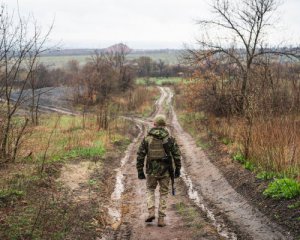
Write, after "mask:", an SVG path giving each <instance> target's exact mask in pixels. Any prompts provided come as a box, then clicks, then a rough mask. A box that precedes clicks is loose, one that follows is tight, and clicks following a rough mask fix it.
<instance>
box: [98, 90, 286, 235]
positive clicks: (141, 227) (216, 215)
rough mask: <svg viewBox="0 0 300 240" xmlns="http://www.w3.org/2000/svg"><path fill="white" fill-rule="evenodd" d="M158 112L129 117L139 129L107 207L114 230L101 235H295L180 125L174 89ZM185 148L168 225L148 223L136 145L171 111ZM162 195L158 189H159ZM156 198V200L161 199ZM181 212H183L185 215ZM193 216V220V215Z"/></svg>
mask: <svg viewBox="0 0 300 240" xmlns="http://www.w3.org/2000/svg"><path fill="white" fill-rule="evenodd" d="M160 92H161V97H160V99H159V100H157V102H156V111H155V112H154V113H153V114H152V116H151V117H150V118H148V119H142V118H130V120H132V121H133V123H134V124H136V126H137V127H138V128H139V129H140V134H139V135H138V137H137V138H136V139H135V140H134V141H133V143H132V144H131V145H130V146H129V147H128V149H127V151H126V154H125V156H124V158H123V159H122V160H121V166H120V167H119V168H118V169H116V172H117V174H116V185H115V191H114V192H113V193H112V196H111V204H110V206H108V208H109V213H110V215H111V218H112V219H113V224H112V227H113V229H114V231H108V232H107V233H106V234H104V235H103V237H102V239H103V240H104V239H139V240H140V239H153V240H154V239H264V240H265V239H266V240H267V239H290V238H289V237H287V236H286V234H284V231H283V230H282V229H281V228H280V227H279V226H277V225H275V224H274V223H272V222H271V221H270V220H269V219H268V218H267V217H265V216H264V215H263V214H262V213H260V212H259V211H258V210H257V209H255V208H254V207H252V206H251V205H250V204H249V203H248V202H247V201H246V200H245V199H244V198H243V197H242V196H241V195H239V194H238V193H237V192H236V191H235V190H234V189H233V188H232V187H231V186H230V185H229V183H228V182H227V181H226V179H225V178H224V177H223V176H222V174H221V173H220V171H219V170H218V169H217V168H216V167H215V166H214V165H213V164H212V163H210V161H209V160H208V158H207V157H206V155H205V154H204V152H203V151H202V150H201V149H200V148H199V147H197V146H196V144H195V141H194V140H193V138H192V137H191V136H190V135H189V134H187V133H186V132H185V131H184V130H183V129H182V128H181V126H180V124H179V122H178V119H177V116H176V114H175V112H174V110H173V108H172V98H173V94H172V91H171V90H170V89H169V88H162V87H161V88H160ZM167 110H168V116H169V121H170V122H171V123H172V127H170V130H171V132H172V134H173V135H175V137H176V139H177V141H178V142H179V145H180V147H181V150H182V153H183V169H182V177H181V178H180V179H179V180H177V181H176V187H177V196H175V197H173V196H171V195H170V196H169V200H168V206H169V207H168V209H167V217H166V223H167V226H166V227H165V228H158V227H157V226H156V222H155V223H151V224H145V223H144V219H145V217H146V216H147V207H146V197H145V191H146V186H145V185H146V183H145V181H141V180H138V179H137V173H136V168H135V164H136V162H135V161H136V150H137V147H138V144H139V143H140V141H141V140H142V137H143V136H144V135H145V134H146V131H147V129H148V128H150V127H151V125H152V120H153V118H154V117H155V115H157V114H163V113H165V114H167V113H166V111H167ZM156 196H157V194H156ZM156 202H157V201H156ZM178 206H185V208H186V209H189V211H192V212H193V214H198V215H197V218H196V219H197V221H198V222H197V224H198V223H199V221H200V222H201V227H200V228H199V227H195V226H198V225H197V224H194V222H193V224H191V221H190V220H189V219H190V217H189V218H185V217H184V216H185V215H184V214H185V212H184V211H185V210H184V211H183V210H182V209H181V210H180V209H178ZM182 212H183V213H184V214H182ZM193 221H194V220H193Z"/></svg>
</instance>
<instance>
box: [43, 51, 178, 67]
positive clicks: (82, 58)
mask: <svg viewBox="0 0 300 240" xmlns="http://www.w3.org/2000/svg"><path fill="white" fill-rule="evenodd" d="M141 56H148V57H151V58H152V59H153V60H154V61H158V60H159V59H161V60H163V61H164V62H165V63H168V64H177V63H178V57H179V52H174V51H170V52H168V51H165V52H136V53H131V54H129V55H128V56H127V58H128V59H130V60H132V59H136V58H139V57H141ZM90 57H91V55H62V56H42V57H41V58H40V61H41V62H42V63H44V64H45V65H47V66H49V67H63V66H65V65H66V64H67V62H68V61H70V60H77V61H78V62H79V64H80V65H83V64H85V63H86V62H87V61H88V59H89V58H90Z"/></svg>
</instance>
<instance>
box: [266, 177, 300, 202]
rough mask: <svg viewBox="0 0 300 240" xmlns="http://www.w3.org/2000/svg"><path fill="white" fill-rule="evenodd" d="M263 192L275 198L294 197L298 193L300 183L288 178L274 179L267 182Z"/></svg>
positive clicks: (299, 192) (299, 191)
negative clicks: (267, 184)
mask: <svg viewBox="0 0 300 240" xmlns="http://www.w3.org/2000/svg"><path fill="white" fill-rule="evenodd" d="M263 194H264V195H265V196H267V197H272V198H275V199H281V198H284V199H291V198H295V197H297V196H299V195H300V183H298V182H297V181H296V180H294V179H290V178H282V179H276V180H275V181H274V182H271V183H270V184H269V186H268V187H267V189H266V190H265V191H264V192H263Z"/></svg>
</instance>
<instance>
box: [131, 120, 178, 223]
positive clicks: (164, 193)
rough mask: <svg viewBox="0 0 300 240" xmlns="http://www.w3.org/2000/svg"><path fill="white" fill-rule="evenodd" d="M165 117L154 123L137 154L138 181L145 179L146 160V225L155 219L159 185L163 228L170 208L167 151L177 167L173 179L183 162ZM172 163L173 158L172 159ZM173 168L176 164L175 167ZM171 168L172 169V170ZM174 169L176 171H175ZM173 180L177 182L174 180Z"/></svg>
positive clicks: (160, 214)
mask: <svg viewBox="0 0 300 240" xmlns="http://www.w3.org/2000/svg"><path fill="white" fill-rule="evenodd" d="M165 126H166V120H165V117H164V116H162V115H159V116H157V117H156V118H155V120H154V127H153V128H151V129H150V131H149V132H148V134H147V136H146V137H145V138H144V139H143V141H142V142H141V144H140V146H139V149H138V153H137V164H136V167H137V171H138V178H139V179H146V176H145V174H144V162H145V157H147V160H146V174H147V180H146V185H147V207H148V212H149V216H148V217H147V219H146V220H145V222H152V221H153V220H154V219H155V195H154V192H155V189H156V187H157V185H159V194H160V198H159V209H158V226H159V227H164V226H165V225H166V224H165V222H164V217H165V216H166V214H165V211H166V208H167V203H166V201H167V197H168V191H169V183H170V168H169V167H170V164H169V162H168V161H166V155H167V154H168V153H167V152H166V147H167V151H168V152H169V153H171V154H170V155H171V156H172V157H173V160H174V164H175V174H174V172H173V174H172V173H171V174H172V175H173V177H175V178H178V177H179V176H180V168H181V160H180V150H179V147H178V145H177V143H176V141H175V138H173V137H172V136H170V134H169V132H168V130H167V129H166V128H165ZM171 160H172V159H171ZM172 166H173V164H172ZM171 168H172V167H171ZM172 169H173V168H172ZM173 180H174V179H173Z"/></svg>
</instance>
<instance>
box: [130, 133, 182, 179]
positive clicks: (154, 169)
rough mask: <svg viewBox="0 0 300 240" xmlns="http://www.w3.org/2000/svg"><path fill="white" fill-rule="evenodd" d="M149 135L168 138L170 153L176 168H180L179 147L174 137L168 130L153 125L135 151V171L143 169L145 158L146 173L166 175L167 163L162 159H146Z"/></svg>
mask: <svg viewBox="0 0 300 240" xmlns="http://www.w3.org/2000/svg"><path fill="white" fill-rule="evenodd" d="M149 136H152V137H155V138H158V139H166V138H167V139H168V140H169V149H170V152H171V154H172V157H173V160H174V164H175V167H176V168H179V169H180V168H181V159H180V158H181V153H180V150H179V147H178V145H177V143H176V140H175V138H173V137H172V136H170V135H169V132H168V131H167V130H166V129H165V128H162V127H154V128H152V129H150V131H149V132H148V134H147V136H146V137H144V139H143V141H142V142H141V144H140V146H139V149H138V152H137V163H136V168H137V171H138V172H140V171H142V170H143V169H144V163H145V159H146V173H147V174H149V175H152V176H158V177H159V176H164V175H168V171H166V168H167V167H168V165H167V163H166V162H164V161H162V160H159V159H158V160H151V161H149V159H147V153H148V146H149Z"/></svg>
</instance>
